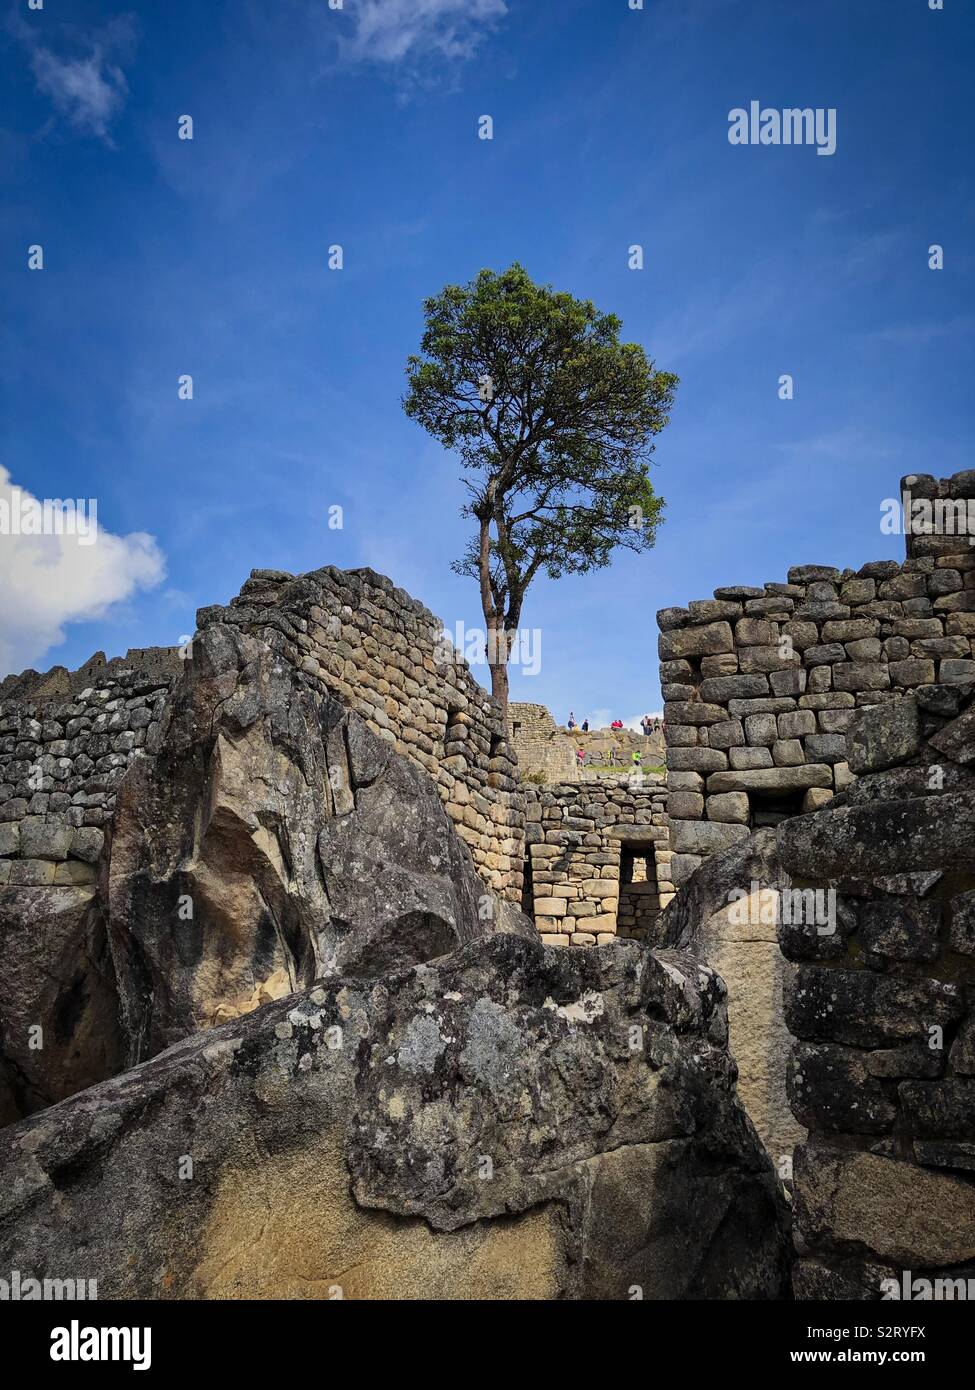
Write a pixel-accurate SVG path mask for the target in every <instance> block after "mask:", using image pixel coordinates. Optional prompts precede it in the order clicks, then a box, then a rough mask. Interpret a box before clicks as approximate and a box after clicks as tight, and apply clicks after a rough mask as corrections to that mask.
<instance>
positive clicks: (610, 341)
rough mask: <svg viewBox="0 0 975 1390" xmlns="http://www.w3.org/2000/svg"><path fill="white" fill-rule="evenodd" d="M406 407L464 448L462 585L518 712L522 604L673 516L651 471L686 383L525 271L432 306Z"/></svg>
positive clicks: (590, 310) (467, 288)
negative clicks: (467, 533) (515, 665)
mask: <svg viewBox="0 0 975 1390" xmlns="http://www.w3.org/2000/svg"><path fill="white" fill-rule="evenodd" d="M423 308H424V314H425V318H426V327H425V330H424V333H423V340H422V344H421V353H422V355H420V356H416V355H414V356H411V357H410V358H409V359H408V360H407V366H406V372H407V376H408V378H409V389H408V390H407V393H406V395H405V396H404V398H403V407H404V409H405V411H406V413H407V415H409V416H410V418H411V419H413V420H417V421H418V422H419V423H420V424H421V425H423V427H424V429H426V430H428V431H429V432H430V433H431V434H432V435H433V436H434V438H435V439H438V440H439V441H440V443H441V444H442V445H444V447H445V448H447V449H456V450H457V451H458V452H459V454H460V457H461V460H462V462H463V465H464V468H465V469H466V470H467V476H466V477H465V479H464V485H465V487H466V488H467V490H468V492H469V494H470V500H469V501H468V502H467V503H466V504H465V506H464V507H463V509H462V515H463V516H465V517H472V518H473V519H474V521H475V522H476V523H477V530H476V533H475V534H474V535H473V536H472V537H471V540H470V543H469V544H468V546H467V548H466V550H465V552H464V555H463V556H462V558H461V559H459V560H456V561H454V563H453V566H452V568H453V569H454V570H455V572H456V573H458V574H466V575H470V576H472V577H473V578H475V579H476V580H477V581H478V583H479V585H480V592H481V608H482V610H483V613H484V622H485V627H486V633H487V660H488V664H489V666H490V670H491V692H492V695H493V697H494V699H495V701H496V702H497V705H498V707H499V709H500V712H501V714H502V715H504V713H505V712H506V710H507V706H508V661H509V657H510V654H511V646H512V641H513V639H514V637H515V634H516V632H517V630H518V626H519V624H520V622H521V610H522V605H523V604H524V601H525V594H526V593H527V591H528V587H529V585H530V584H531V582H532V580H533V579H534V578H535V576H536V574H538V572H539V571H540V570H543V571H544V572H545V573H546V574H547V575H548V576H549V577H550V578H551V579H558V578H560V577H561V576H562V575H564V574H585V573H586V572H588V571H589V570H595V569H602V568H603V567H604V566H605V565H608V564H609V562H610V560H611V558H612V554H613V551H614V550H616V549H617V548H621V549H625V550H635V551H640V550H648V549H650V547H651V546H652V545H653V543H654V540H655V536H656V529H657V522H658V520H659V519H660V512H661V510H662V508H663V506H664V503H663V499H662V498H660V497H658V496H657V495H656V493H655V492H654V490H653V486H652V484H651V482H650V478H649V469H648V464H647V460H648V458H649V456H650V454H651V453H652V452H653V448H654V445H653V436H654V435H655V434H658V433H659V432H660V431H661V430H662V429H663V427H664V425H666V423H667V420H668V414H667V412H668V410H669V409H670V406H671V403H672V401H673V397H674V390H675V388H676V386H677V377H676V376H674V375H672V374H671V373H670V372H658V371H656V370H655V369H654V364H653V362H650V361H648V360H647V357H646V354H645V353H644V351H643V349H642V348H641V347H640V346H639V345H638V344H636V343H621V342H620V326H621V325H620V321H619V319H618V318H617V317H616V316H615V315H614V314H602V313H600V312H599V310H598V309H596V307H595V306H594V305H593V304H592V303H590V302H589V301H588V300H581V299H574V298H573V297H572V295H570V294H557V293H556V292H555V291H554V290H553V289H552V287H551V286H550V285H536V284H535V283H534V281H533V280H532V279H531V277H530V276H529V275H528V274H527V273H526V271H525V270H524V269H523V268H522V267H521V266H520V265H518V264H517V263H516V264H515V265H513V266H511V267H510V269H508V270H506V271H503V272H502V273H501V274H500V275H496V274H495V273H494V272H493V271H490V270H482V271H481V272H480V274H479V275H478V276H477V277H476V278H475V279H474V280H472V281H471V282H470V284H468V285H448V286H447V287H446V288H445V289H444V290H443V291H442V293H440V294H439V295H437V296H436V297H435V298H433V299H428V300H426V301H425V303H424V306H423Z"/></svg>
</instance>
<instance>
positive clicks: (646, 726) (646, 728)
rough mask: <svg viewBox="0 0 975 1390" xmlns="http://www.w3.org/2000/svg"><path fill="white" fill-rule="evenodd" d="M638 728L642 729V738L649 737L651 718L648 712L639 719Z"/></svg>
mask: <svg viewBox="0 0 975 1390" xmlns="http://www.w3.org/2000/svg"><path fill="white" fill-rule="evenodd" d="M640 728H641V729H642V730H643V735H644V738H649V737H650V730H651V729H652V728H653V720H652V719H651V718H650V716H649V714H645V715H644V716H643V718H642V719H641V720H640Z"/></svg>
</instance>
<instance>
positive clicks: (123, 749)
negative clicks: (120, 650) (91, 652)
mask: <svg viewBox="0 0 975 1390" xmlns="http://www.w3.org/2000/svg"><path fill="white" fill-rule="evenodd" d="M158 652H159V649H156V653H157V655H156V657H155V659H154V660H153V661H152V663H151V664H152V665H153V666H154V667H155V671H154V672H147V671H145V670H142V669H132V668H131V667H129V666H127V665H125V663H124V661H123V660H120V659H116V660H115V661H112V662H106V661H105V659H104V656H103V654H102V653H99V654H98V657H96V658H93V659H92V661H91V662H87V663H86V664H85V666H83V667H82V668H81V669H80V670H79V671H76V672H69V671H66V670H65V669H64V668H63V667H59V668H55V671H54V672H49V673H47V676H40V675H38V673H37V672H26V673H25V675H24V676H22V677H10V678H8V680H7V681H5V682H4V685H3V687H2V688H3V689H4V690H5V691H6V692H7V693H6V695H5V696H4V698H0V884H10V885H12V886H24V887H27V886H31V887H44V886H56V887H61V886H71V885H78V884H83V883H90V882H92V881H93V880H94V878H95V864H96V862H97V860H98V857H99V855H100V853H101V848H102V843H103V840H104V829H103V827H104V826H105V825H107V823H108V821H109V820H110V819H111V815H112V811H113V809H114V806H115V793H116V791H117V789H118V786H119V783H120V782H121V780H122V778H123V777H124V776H125V772H126V769H127V768H128V766H129V764H130V762H131V761H132V759H133V758H134V757H135V755H136V753H137V752H138V751H139V749H141V748H144V747H151V746H152V740H153V738H154V737H155V734H156V731H157V730H158V726H159V720H160V718H161V715H162V710H163V706H164V704H165V701H166V696H167V694H168V691H169V687H170V684H171V681H172V673H173V672H174V671H175V669H177V668H178V665H179V658H178V656H177V654H176V652H175V649H174V650H173V651H171V652H170V653H169V654H168V661H167V660H164V659H163V658H162V656H161V655H159V654H158ZM140 655H142V654H141V653H139V652H130V653H129V657H136V658H138V657H139V656H140ZM99 658H100V659H99ZM89 682H91V683H90V684H89ZM18 691H21V692H24V693H23V694H19V693H10V692H18Z"/></svg>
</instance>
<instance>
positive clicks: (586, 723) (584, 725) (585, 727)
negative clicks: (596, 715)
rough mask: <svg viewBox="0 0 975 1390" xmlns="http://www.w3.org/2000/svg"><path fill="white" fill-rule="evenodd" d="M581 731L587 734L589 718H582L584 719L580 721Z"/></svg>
mask: <svg viewBox="0 0 975 1390" xmlns="http://www.w3.org/2000/svg"><path fill="white" fill-rule="evenodd" d="M582 732H583V733H584V734H588V732H589V720H588V719H584V720H583V721H582Z"/></svg>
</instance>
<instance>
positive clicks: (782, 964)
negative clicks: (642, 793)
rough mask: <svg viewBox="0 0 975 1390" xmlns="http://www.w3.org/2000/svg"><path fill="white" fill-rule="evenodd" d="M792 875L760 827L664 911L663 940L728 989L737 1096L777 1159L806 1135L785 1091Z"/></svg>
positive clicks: (710, 863) (709, 863) (771, 836)
mask: <svg viewBox="0 0 975 1390" xmlns="http://www.w3.org/2000/svg"><path fill="white" fill-rule="evenodd" d="M790 883H791V880H790V879H789V876H788V874H786V873H785V872H784V870H783V869H782V867H781V865H780V864H779V863H778V862H777V860H776V857H775V832H774V831H773V830H770V829H764V830H757V831H755V832H754V833H753V834H752V835H750V836H749V837H748V838H747V839H745V840H742V841H740V842H739V843H738V844H736V845H734V846H733V847H732V848H731V849H729V850H727V851H726V852H725V853H723V854H716V855H713V856H712V857H711V858H710V859H707V860H705V862H704V863H703V864H702V865H701V867H700V868H699V869H698V870H697V871H696V872H695V873H694V874H693V875H692V877H691V878H690V879H689V880H688V882H687V883H686V884H685V885H684V887H683V888H682V889H681V891H680V893H678V894H677V896H676V897H675V898H674V900H673V901H672V902H671V903H669V904H668V906H667V907H666V908H665V910H664V912H663V913H662V914H661V917H660V922H659V924H658V939H660V940H661V941H663V942H664V943H666V944H667V945H668V946H674V947H678V948H681V949H684V950H689V951H693V952H694V954H695V955H696V956H698V957H700V959H701V960H703V961H706V962H707V964H708V965H709V966H710V967H711V968H712V969H713V970H716V971H717V972H718V974H719V975H720V976H721V978H722V979H723V980H724V983H725V986H726V987H727V990H728V1029H729V1045H730V1048H731V1053H732V1056H733V1057H734V1059H735V1061H736V1063H737V1065H738V1094H739V1095H740V1097H741V1101H742V1104H743V1105H744V1107H745V1109H746V1110H747V1111H748V1116H749V1118H750V1120H751V1121H752V1123H753V1124H754V1126H755V1128H756V1130H757V1131H758V1134H759V1136H760V1137H761V1139H762V1141H763V1143H764V1144H765V1146H766V1148H767V1149H768V1151H769V1153H770V1154H771V1156H772V1158H773V1160H774V1161H775V1162H776V1163H779V1162H780V1161H781V1160H782V1159H783V1158H786V1159H787V1158H788V1156H789V1155H790V1154H791V1152H792V1149H793V1147H794V1146H795V1144H797V1143H798V1142H799V1141H800V1140H801V1139H803V1138H804V1137H805V1130H804V1128H803V1127H802V1124H801V1123H797V1121H796V1119H795V1118H794V1116H793V1112H792V1109H791V1107H790V1104H789V1097H788V1095H787V1071H786V1064H787V1062H788V1057H789V1049H790V1038H789V1032H788V1029H787V1027H786V1024H785V1019H784V1017H783V1013H782V991H783V986H784V984H785V983H786V981H787V979H791V976H792V975H793V974H794V973H795V966H794V965H791V964H790V963H789V961H788V960H786V959H785V957H784V956H783V954H782V952H781V951H780V949H779V942H778V935H777V926H776V924H777V922H778V918H779V915H780V914H779V890H782V889H788V888H789V886H790Z"/></svg>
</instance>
